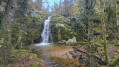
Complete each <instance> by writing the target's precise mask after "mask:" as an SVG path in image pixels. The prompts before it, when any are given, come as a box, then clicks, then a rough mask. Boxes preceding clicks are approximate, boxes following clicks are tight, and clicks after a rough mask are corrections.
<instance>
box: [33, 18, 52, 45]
mask: <svg viewBox="0 0 119 67" xmlns="http://www.w3.org/2000/svg"><path fill="white" fill-rule="evenodd" d="M50 21H51V16H49V17H48V19H47V20H45V22H44V28H43V31H42V34H41V37H42V42H41V43H39V44H35V45H36V46H41V45H49V44H52V43H53V38H52V34H51V28H50V27H51V24H50Z"/></svg>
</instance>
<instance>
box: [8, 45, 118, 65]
mask: <svg viewBox="0 0 119 67" xmlns="http://www.w3.org/2000/svg"><path fill="white" fill-rule="evenodd" d="M72 47H73V46H64V45H60V46H58V45H53V46H43V47H42V46H40V47H38V46H30V49H31V52H32V53H25V52H21V53H19V52H18V53H19V54H21V55H24V56H23V57H22V58H19V59H18V60H17V61H14V62H13V63H11V64H9V66H8V67H49V66H51V67H78V66H81V67H85V65H83V64H80V63H79V62H78V59H77V58H76V59H74V58H72V55H71V54H69V52H70V51H73V48H72ZM118 49H119V47H118V46H114V45H108V46H107V50H108V52H109V55H110V59H111V60H112V59H114V58H115V57H116V56H117V55H118V54H119V53H118V52H117V51H118ZM80 50H83V51H86V47H85V46H83V47H82V48H80ZM16 53H17V52H16ZM33 53H34V54H37V55H38V57H36V56H34V54H33ZM19 54H18V55H19ZM34 57H35V58H34ZM47 64H48V65H47ZM16 65H18V66H16ZM38 65H40V66H38Z"/></svg>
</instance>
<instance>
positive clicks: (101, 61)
mask: <svg viewBox="0 0 119 67" xmlns="http://www.w3.org/2000/svg"><path fill="white" fill-rule="evenodd" d="M73 49H74V53H71V52H69V53H70V54H72V55H76V54H78V53H77V52H80V53H83V54H85V55H86V56H88V55H89V53H87V52H85V51H82V50H80V49H78V48H77V47H73ZM90 55H91V56H92V57H93V58H95V60H98V61H97V62H98V63H99V64H100V65H106V62H105V61H103V60H102V59H100V58H99V57H97V56H96V55H94V54H90ZM77 56H78V55H77Z"/></svg>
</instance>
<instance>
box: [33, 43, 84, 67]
mask: <svg viewBox="0 0 119 67" xmlns="http://www.w3.org/2000/svg"><path fill="white" fill-rule="evenodd" d="M32 48H33V49H36V50H37V51H38V52H37V53H38V57H39V58H40V59H42V60H44V61H45V62H47V64H48V65H49V66H51V67H79V66H80V64H79V62H78V59H74V58H72V56H71V55H70V54H69V51H73V49H72V46H65V45H58V44H51V45H44V46H34V47H32ZM81 67H83V66H81Z"/></svg>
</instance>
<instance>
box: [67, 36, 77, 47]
mask: <svg viewBox="0 0 119 67" xmlns="http://www.w3.org/2000/svg"><path fill="white" fill-rule="evenodd" d="M76 43H77V41H76V37H73V38H72V39H69V40H68V41H66V45H75V44H76Z"/></svg>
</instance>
